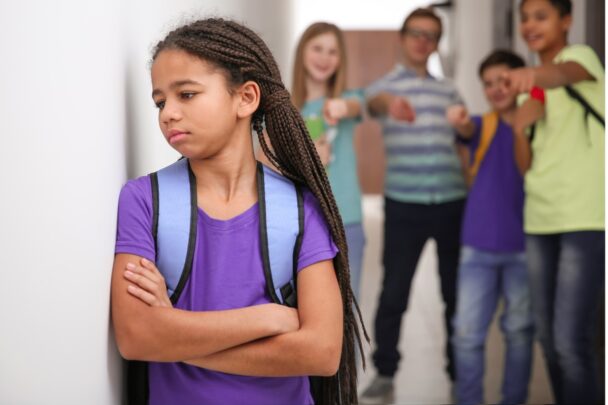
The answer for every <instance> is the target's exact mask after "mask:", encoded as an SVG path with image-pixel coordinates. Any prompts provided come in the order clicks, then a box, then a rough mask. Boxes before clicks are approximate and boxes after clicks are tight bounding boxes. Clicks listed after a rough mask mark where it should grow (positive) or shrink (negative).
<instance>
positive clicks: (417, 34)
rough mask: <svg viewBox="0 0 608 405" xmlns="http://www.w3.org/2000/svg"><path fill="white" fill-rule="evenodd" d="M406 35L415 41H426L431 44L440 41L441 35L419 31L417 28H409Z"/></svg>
mask: <svg viewBox="0 0 608 405" xmlns="http://www.w3.org/2000/svg"><path fill="white" fill-rule="evenodd" d="M405 34H407V35H409V36H410V37H412V38H414V39H422V38H423V39H425V40H427V41H429V42H437V41H438V40H439V33H438V32H432V31H423V30H417V29H415V28H407V29H406V30H405Z"/></svg>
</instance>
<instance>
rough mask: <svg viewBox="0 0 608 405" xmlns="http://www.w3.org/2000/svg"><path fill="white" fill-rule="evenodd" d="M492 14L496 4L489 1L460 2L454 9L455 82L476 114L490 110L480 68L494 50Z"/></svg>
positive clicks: (468, 0)
mask: <svg viewBox="0 0 608 405" xmlns="http://www.w3.org/2000/svg"><path fill="white" fill-rule="evenodd" d="M492 11H493V10H492V2H491V1H487V0H484V1H480V0H458V1H457V2H456V7H455V9H454V26H453V27H454V35H455V38H454V62H453V63H454V65H455V66H454V69H455V76H454V81H455V83H456V85H457V86H458V90H460V94H461V95H462V97H463V99H464V101H465V103H466V105H467V107H468V108H469V110H470V111H471V112H474V113H480V112H484V111H485V110H486V109H487V108H488V107H487V103H486V101H485V98H484V96H483V91H482V87H481V83H480V82H479V77H478V76H477V68H478V66H479V62H480V61H481V60H482V59H483V58H484V57H485V56H487V55H488V53H490V51H491V50H492V48H493V46H494V45H493V38H492V19H493V18H492Z"/></svg>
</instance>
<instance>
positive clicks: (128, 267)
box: [127, 263, 135, 270]
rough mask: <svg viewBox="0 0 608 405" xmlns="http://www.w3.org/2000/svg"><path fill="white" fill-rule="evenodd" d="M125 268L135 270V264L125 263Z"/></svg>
mask: <svg viewBox="0 0 608 405" xmlns="http://www.w3.org/2000/svg"><path fill="white" fill-rule="evenodd" d="M127 269H129V270H135V265H134V264H133V263H127Z"/></svg>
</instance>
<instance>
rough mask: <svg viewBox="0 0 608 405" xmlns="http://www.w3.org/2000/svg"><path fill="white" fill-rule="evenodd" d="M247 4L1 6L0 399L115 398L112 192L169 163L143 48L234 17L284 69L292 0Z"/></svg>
mask: <svg viewBox="0 0 608 405" xmlns="http://www.w3.org/2000/svg"><path fill="white" fill-rule="evenodd" d="M252 3H253V2H251V1H248V0H206V1H205V2H204V6H201V2H198V1H195V0H177V1H173V2H166V1H161V0H154V1H143V0H131V1H128V2H123V1H119V0H105V1H86V2H81V1H77V0H58V1H52V2H48V1H42V0H32V1H27V2H18V1H8V0H7V1H2V2H0V50H2V64H0V111H2V112H1V117H2V138H1V139H2V141H3V142H2V146H1V147H0V190H2V191H1V194H0V195H1V196H2V198H1V199H0V246H1V247H0V308H2V309H0V324H1V325H2V332H1V333H0V358H1V359H2V360H1V361H0V404H11V405H20V404H36V405H37V404H61V405H71V404H75V405H80V404H87V405H88V404H91V405H95V404H100V405H108V404H119V403H120V402H121V397H122V372H121V370H122V364H121V361H120V357H119V355H118V352H117V350H116V346H115V343H114V339H113V335H112V331H111V329H110V318H109V315H110V314H109V305H110V303H109V298H110V273H111V268H112V260H113V251H114V236H115V221H116V204H117V198H118V193H119V190H120V187H121V185H122V184H123V183H124V182H125V180H126V179H127V177H131V176H136V175H142V174H145V173H147V172H148V171H150V170H153V169H155V168H159V167H161V166H162V165H163V164H166V163H168V162H170V161H171V160H172V159H174V158H175V155H174V154H172V153H171V151H170V148H169V147H168V146H166V145H165V144H164V143H163V142H162V139H161V135H160V132H159V130H158V129H157V124H156V117H155V116H156V110H155V108H154V106H153V103H152V101H151V98H150V94H151V89H150V85H149V71H148V61H149V57H150V56H149V55H150V54H149V51H150V48H151V46H152V45H153V44H154V43H155V42H156V41H157V40H158V39H159V38H160V37H161V35H163V34H164V33H166V32H167V30H168V29H169V28H171V27H173V26H176V25H178V24H179V23H180V22H182V21H184V19H191V18H193V17H196V16H201V15H208V14H213V15H221V16H230V17H233V18H235V19H237V20H240V21H246V23H247V24H248V25H249V26H251V27H252V28H253V29H255V30H257V31H258V32H259V33H260V34H261V35H262V36H263V37H264V38H265V39H267V41H268V42H269V45H270V46H271V48H272V50H273V52H275V56H276V57H277V59H279V63H280V64H281V67H282V68H284V65H285V63H286V54H287V53H288V44H287V42H285V41H286V40H285V39H284V38H288V37H289V36H290V35H289V32H290V26H291V24H290V18H291V12H290V10H291V0H289V1H285V0H256V2H255V7H254V5H253V4H252ZM151 139H154V140H153V141H151Z"/></svg>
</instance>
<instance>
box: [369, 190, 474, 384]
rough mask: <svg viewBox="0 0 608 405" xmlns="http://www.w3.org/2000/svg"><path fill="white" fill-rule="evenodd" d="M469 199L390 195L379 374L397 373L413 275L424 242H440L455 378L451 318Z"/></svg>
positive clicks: (380, 314)
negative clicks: (415, 199)
mask: <svg viewBox="0 0 608 405" xmlns="http://www.w3.org/2000/svg"><path fill="white" fill-rule="evenodd" d="M463 208H464V200H458V201H453V202H448V203H443V204H431V205H424V204H412V203H402V202H397V201H394V200H391V199H389V198H386V199H385V206H384V212H385V218H384V257H383V263H384V280H383V283H382V293H381V295H380V302H379V305H378V312H377V313H376V321H375V337H376V351H375V352H374V364H375V366H376V368H377V369H378V373H379V374H380V375H383V376H393V375H394V374H395V372H396V371H397V363H398V362H399V359H400V358H401V355H400V354H399V351H398V350H397V345H398V343H399V331H400V329H401V319H402V317H403V313H404V312H405V310H406V309H407V305H408V300H409V295H410V287H411V284H412V278H413V277H414V273H415V271H416V265H417V263H418V259H419V258H420V253H421V252H422V248H423V247H424V244H425V243H426V241H427V240H428V239H429V238H433V239H435V242H436V243H437V255H438V257H439V276H440V278H441V295H442V297H443V301H444V303H445V310H444V320H445V327H446V329H447V335H448V338H447V339H446V343H445V350H446V355H447V359H448V363H447V367H446V370H447V372H448V374H449V376H450V378H451V379H452V380H454V374H455V372H454V360H453V354H452V348H451V345H450V339H451V337H452V323H451V319H452V316H453V315H454V312H455V310H456V279H457V271H458V258H459V254H460V226H461V222H462V213H463Z"/></svg>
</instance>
